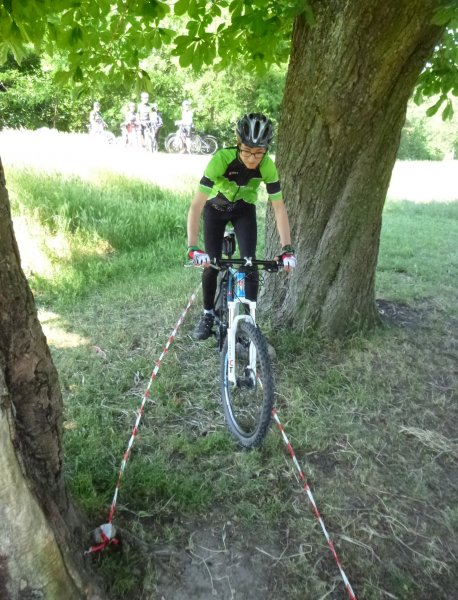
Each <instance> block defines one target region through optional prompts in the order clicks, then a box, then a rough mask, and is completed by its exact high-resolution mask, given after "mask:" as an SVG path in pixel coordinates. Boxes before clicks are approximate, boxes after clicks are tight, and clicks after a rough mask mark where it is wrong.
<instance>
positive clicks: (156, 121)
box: [150, 102, 164, 149]
mask: <svg viewBox="0 0 458 600" xmlns="http://www.w3.org/2000/svg"><path fill="white" fill-rule="evenodd" d="M150 119H151V124H152V127H153V132H154V136H155V138H156V149H158V148H159V130H160V129H161V127H162V125H163V124H164V121H163V120H162V115H161V113H160V112H159V110H158V107H157V103H156V102H153V103H152V104H151V112H150Z"/></svg>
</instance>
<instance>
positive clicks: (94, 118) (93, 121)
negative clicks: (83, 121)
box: [89, 102, 107, 133]
mask: <svg viewBox="0 0 458 600" xmlns="http://www.w3.org/2000/svg"><path fill="white" fill-rule="evenodd" d="M105 127H107V124H106V123H105V121H104V120H103V117H102V114H101V112H100V102H94V104H93V107H92V110H91V112H90V113H89V131H90V133H103V130H104V129H105Z"/></svg>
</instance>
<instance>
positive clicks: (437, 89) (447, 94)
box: [415, 0, 458, 121]
mask: <svg viewBox="0 0 458 600" xmlns="http://www.w3.org/2000/svg"><path fill="white" fill-rule="evenodd" d="M433 24H434V25H438V26H439V27H443V26H446V29H445V31H444V34H443V36H442V40H441V41H440V43H439V44H438V46H437V47H436V49H435V51H434V54H433V56H432V57H431V59H430V61H429V62H428V64H427V65H426V68H425V69H424V70H423V72H422V73H421V75H420V77H419V79H418V83H417V87H416V92H415V101H416V102H417V103H418V104H420V103H421V102H422V101H423V100H424V98H425V97H428V98H429V97H432V96H434V97H436V102H435V103H434V104H433V105H432V106H431V107H430V108H429V109H428V113H427V114H428V116H432V115H434V114H436V112H437V111H438V110H439V109H440V108H441V107H443V110H442V118H443V120H444V121H445V120H447V119H451V118H452V116H453V103H452V96H458V5H457V3H456V2H455V1H454V0H445V1H444V2H443V4H442V7H441V8H440V9H439V10H438V11H437V13H436V15H435V17H434V19H433Z"/></svg>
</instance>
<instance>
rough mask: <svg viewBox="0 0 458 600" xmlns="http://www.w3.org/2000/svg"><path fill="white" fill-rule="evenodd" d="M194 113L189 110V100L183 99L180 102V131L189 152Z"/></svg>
mask: <svg viewBox="0 0 458 600" xmlns="http://www.w3.org/2000/svg"><path fill="white" fill-rule="evenodd" d="M193 118H194V113H193V111H192V110H191V103H190V101H189V100H183V102H182V104H181V131H182V133H183V140H184V144H185V147H186V151H187V152H189V153H190V152H191V131H192V129H193V126H194V124H193Z"/></svg>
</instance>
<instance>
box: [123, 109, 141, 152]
mask: <svg viewBox="0 0 458 600" xmlns="http://www.w3.org/2000/svg"><path fill="white" fill-rule="evenodd" d="M136 130H137V111H136V109H135V102H129V104H128V105H127V109H126V111H125V112H124V121H123V122H122V123H121V131H122V135H123V138H124V141H125V143H126V145H128V144H130V145H131V146H132V145H133V144H134V143H135V142H134V139H135V136H136Z"/></svg>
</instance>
